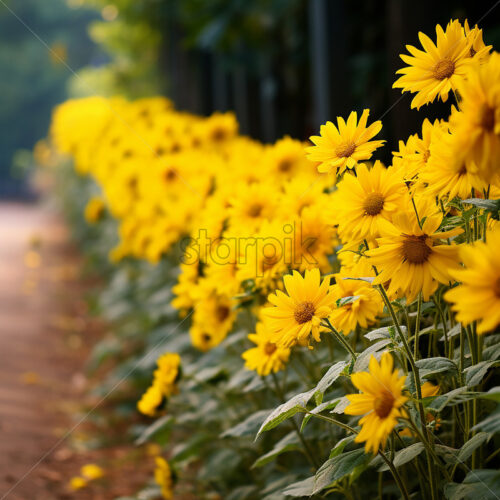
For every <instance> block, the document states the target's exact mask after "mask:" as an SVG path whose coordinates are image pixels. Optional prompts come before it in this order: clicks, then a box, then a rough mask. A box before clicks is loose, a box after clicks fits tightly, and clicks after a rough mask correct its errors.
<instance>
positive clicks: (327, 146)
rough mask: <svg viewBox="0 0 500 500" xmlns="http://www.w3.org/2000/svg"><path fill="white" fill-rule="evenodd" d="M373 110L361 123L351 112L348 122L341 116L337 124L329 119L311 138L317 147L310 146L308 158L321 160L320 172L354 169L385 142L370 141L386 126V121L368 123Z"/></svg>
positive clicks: (307, 149) (338, 172)
mask: <svg viewBox="0 0 500 500" xmlns="http://www.w3.org/2000/svg"><path fill="white" fill-rule="evenodd" d="M369 113H370V111H369V110H368V109H365V110H364V111H363V114H362V115H361V118H360V119H359V123H358V115H357V113H356V112H355V111H353V112H351V114H350V115H349V118H348V119H347V123H346V122H345V121H344V119H343V118H342V117H340V116H339V117H337V125H338V126H337V127H336V126H335V125H334V124H333V123H332V122H326V124H325V125H322V126H321V128H320V134H321V135H319V136H316V135H315V136H312V137H311V138H310V139H311V141H312V142H313V143H314V144H315V146H312V147H309V148H306V151H307V153H308V155H307V158H308V159H309V160H311V161H314V162H320V164H319V165H318V171H319V172H330V171H333V172H334V173H335V174H341V173H342V172H344V170H345V169H346V168H354V167H355V166H356V164H357V163H358V162H359V161H362V160H369V159H370V158H371V156H372V153H373V152H374V151H375V150H376V149H377V148H379V147H380V146H382V145H383V144H384V142H385V141H370V139H372V138H373V137H375V136H376V135H377V134H378V133H379V132H380V130H381V128H382V122H381V121H380V120H379V121H376V122H373V123H372V124H371V125H370V126H369V127H367V126H366V122H367V120H368V115H369Z"/></svg>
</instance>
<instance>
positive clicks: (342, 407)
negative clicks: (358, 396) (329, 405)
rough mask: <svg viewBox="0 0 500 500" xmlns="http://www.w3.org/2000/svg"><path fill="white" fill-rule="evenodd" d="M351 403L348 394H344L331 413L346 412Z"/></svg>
mask: <svg viewBox="0 0 500 500" xmlns="http://www.w3.org/2000/svg"><path fill="white" fill-rule="evenodd" d="M350 403H351V402H350V401H349V400H348V399H347V396H343V397H342V398H340V401H339V402H338V403H337V404H336V405H335V407H334V408H333V410H332V411H331V412H330V413H344V410H345V409H346V408H347V407H348V406H349V404H350Z"/></svg>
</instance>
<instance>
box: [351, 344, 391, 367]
mask: <svg viewBox="0 0 500 500" xmlns="http://www.w3.org/2000/svg"><path fill="white" fill-rule="evenodd" d="M391 343H392V339H388V338H384V339H383V340H379V341H378V342H375V344H373V345H371V346H370V347H368V348H366V349H365V350H364V351H363V352H362V353H360V354H359V355H358V357H357V359H356V362H355V363H354V371H355V372H362V371H366V370H367V369H368V365H369V363H370V359H371V357H372V356H373V355H375V354H376V353H378V352H379V351H381V350H382V349H384V347H386V346H387V345H389V344H391ZM375 357H377V356H375Z"/></svg>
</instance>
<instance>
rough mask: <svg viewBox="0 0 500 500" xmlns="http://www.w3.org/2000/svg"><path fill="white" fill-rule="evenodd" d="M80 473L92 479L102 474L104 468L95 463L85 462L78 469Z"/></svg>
mask: <svg viewBox="0 0 500 500" xmlns="http://www.w3.org/2000/svg"><path fill="white" fill-rule="evenodd" d="M80 474H81V475H82V476H83V477H84V478H86V479H88V480H90V481H92V480H94V479H99V478H101V477H103V476H104V470H103V469H102V468H101V467H99V466H98V465H96V464H86V465H84V466H83V467H82V468H81V469H80Z"/></svg>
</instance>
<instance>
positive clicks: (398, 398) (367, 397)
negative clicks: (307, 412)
mask: <svg viewBox="0 0 500 500" xmlns="http://www.w3.org/2000/svg"><path fill="white" fill-rule="evenodd" d="M393 364H394V361H393V359H392V356H391V355H390V354H389V352H387V351H386V352H384V353H383V354H382V359H381V360H380V364H379V363H378V361H377V360H376V358H375V357H374V356H372V357H371V359H370V364H369V369H370V372H360V373H353V374H352V375H351V381H352V383H353V384H354V386H355V387H356V388H357V389H359V390H360V391H361V394H348V395H347V399H348V400H349V401H350V405H349V406H348V407H347V408H346V409H345V410H344V413H345V414H346V415H364V417H363V418H361V419H360V421H359V424H360V425H361V431H360V432H359V434H358V435H357V436H356V439H355V441H356V442H357V443H362V442H365V450H366V452H367V453H370V452H372V453H374V454H375V453H377V452H378V450H379V448H380V446H381V445H382V447H383V446H385V443H386V441H387V437H388V436H389V434H390V433H391V432H392V430H393V429H394V427H395V426H396V424H397V422H398V418H399V417H402V416H404V408H402V407H403V405H404V404H405V402H406V401H407V400H408V398H407V397H406V396H404V395H403V386H404V383H405V379H406V377H405V376H404V375H399V373H398V371H397V370H393Z"/></svg>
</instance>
